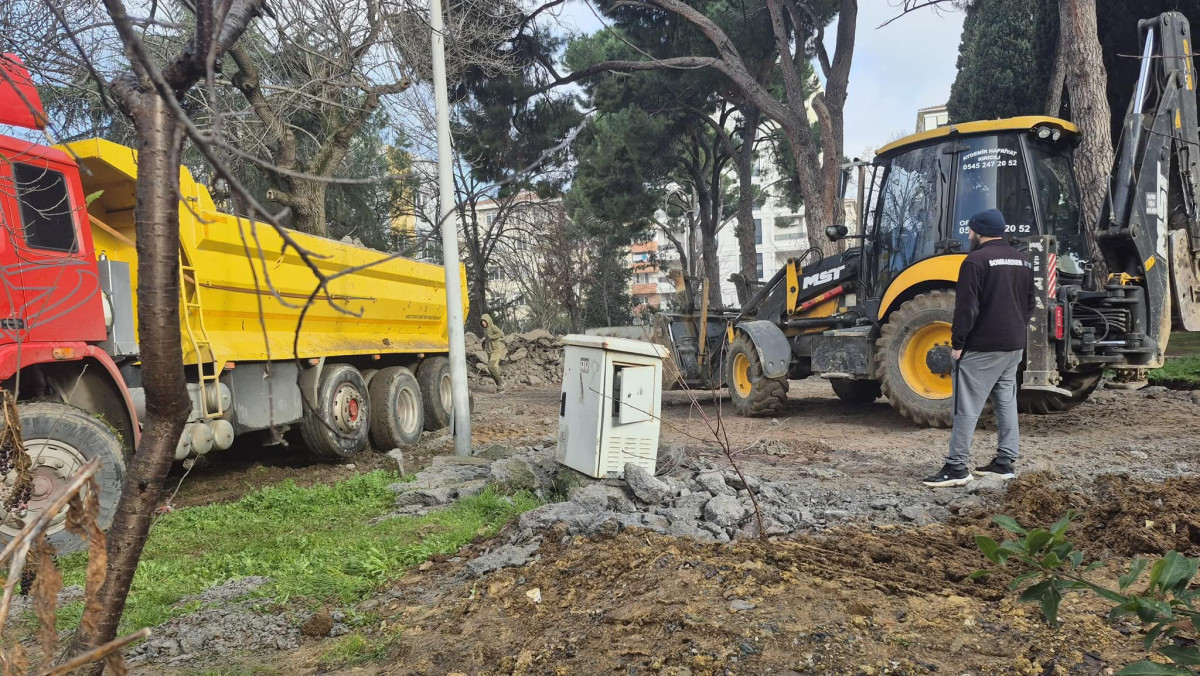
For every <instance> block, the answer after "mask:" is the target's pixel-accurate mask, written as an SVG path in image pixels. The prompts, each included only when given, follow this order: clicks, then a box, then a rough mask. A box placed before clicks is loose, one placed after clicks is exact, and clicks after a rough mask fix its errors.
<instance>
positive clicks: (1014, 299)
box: [951, 239, 1036, 352]
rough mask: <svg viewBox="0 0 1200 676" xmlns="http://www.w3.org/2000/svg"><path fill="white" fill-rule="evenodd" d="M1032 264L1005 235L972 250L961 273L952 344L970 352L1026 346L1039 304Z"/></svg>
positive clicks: (998, 350) (960, 270) (1020, 348)
mask: <svg viewBox="0 0 1200 676" xmlns="http://www.w3.org/2000/svg"><path fill="white" fill-rule="evenodd" d="M1035 302H1036V301H1035V295H1034V286H1033V266H1032V265H1030V263H1029V260H1028V259H1026V258H1025V256H1024V255H1022V254H1021V253H1020V252H1019V251H1017V250H1016V249H1014V248H1013V247H1012V245H1011V244H1009V243H1008V242H1007V241H1005V240H1002V239H994V240H991V241H988V242H984V243H983V244H982V245H980V246H979V248H978V249H976V250H974V251H972V252H971V253H969V254H967V258H966V260H964V261H963V264H962V268H960V269H959V272H958V291H957V296H956V298H955V301H954V325H953V327H952V329H951V346H952V347H953V348H954V349H956V350H967V351H970V352H1004V351H1008V350H1023V349H1025V339H1026V335H1027V333H1026V332H1027V331H1028V327H1029V320H1030V319H1031V318H1032V317H1033V311H1034V307H1035Z"/></svg>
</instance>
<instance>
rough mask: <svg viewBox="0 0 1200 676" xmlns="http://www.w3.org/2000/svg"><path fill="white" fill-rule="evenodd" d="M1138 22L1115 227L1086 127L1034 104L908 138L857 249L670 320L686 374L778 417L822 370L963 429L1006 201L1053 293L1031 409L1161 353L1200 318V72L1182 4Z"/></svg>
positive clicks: (851, 240)
mask: <svg viewBox="0 0 1200 676" xmlns="http://www.w3.org/2000/svg"><path fill="white" fill-rule="evenodd" d="M1138 30H1139V32H1140V35H1141V36H1142V40H1143V44H1144V50H1143V58H1142V72H1141V77H1140V78H1139V80H1138V84H1137V89H1136V92H1135V93H1134V96H1133V100H1132V101H1131V103H1130V107H1129V111H1128V113H1127V116H1126V131H1125V134H1124V138H1123V142H1122V145H1121V146H1120V147H1119V148H1118V158H1117V166H1116V169H1115V173H1114V174H1113V176H1112V180H1111V181H1110V186H1111V187H1110V191H1109V195H1108V200H1107V201H1106V207H1105V210H1104V214H1103V215H1102V218H1101V221H1100V223H1089V222H1085V220H1084V219H1083V217H1082V215H1081V208H1080V199H1079V190H1078V187H1077V185H1076V181H1075V175H1074V169H1073V163H1072V152H1073V150H1074V148H1075V147H1076V146H1077V145H1078V142H1079V130H1078V129H1077V128H1076V127H1075V126H1074V125H1073V124H1071V123H1070V122H1067V121H1064V120H1060V119H1056V118H1051V117H1037V116H1030V117H1017V118H1011V119H1005V120H990V121H982V122H969V123H965V124H958V125H953V126H948V127H941V128H938V129H933V130H930V131H926V132H923V133H920V134H916V135H913V136H909V137H907V138H904V139H901V140H899V141H896V142H895V143H892V144H890V145H888V146H885V147H884V148H882V149H880V151H879V153H878V155H877V157H876V158H875V160H874V162H873V163H872V165H871V167H870V168H869V179H868V181H867V188H866V194H865V198H864V201H863V204H861V205H860V206H861V207H862V208H860V210H859V212H860V214H861V222H860V223H858V224H857V226H858V227H857V228H856V229H855V230H856V231H857V233H859V234H852V233H851V229H850V228H846V227H845V226H836V225H835V226H831V227H829V228H828V229H827V231H826V234H827V235H828V236H829V237H830V239H834V240H846V242H845V243H846V244H853V246H852V247H851V248H847V249H846V250H845V251H844V252H842V253H840V254H837V255H832V256H822V255H821V253H820V250H819V249H816V248H814V249H812V250H810V251H809V252H808V253H806V254H805V255H804V256H802V257H801V258H799V259H792V260H789V261H788V262H787V264H786V265H784V266H783V268H782V269H780V270H779V271H778V272H777V273H776V274H775V275H774V276H773V277H772V278H771V279H770V280H768V281H767V282H766V283H765V284H764V285H762V287H761V288H759V289H758V290H757V292H756V293H755V294H754V295H753V296H752V297H750V298H748V299H747V301H746V302H745V303H744V304H743V306H742V307H741V308H740V309H736V310H719V311H714V312H711V313H700V314H697V313H695V312H689V313H686V314H681V315H668V316H664V317H662V318H661V319H660V320H659V323H658V325H657V326H656V330H655V335H656V339H657V340H658V341H659V342H662V343H663V344H665V345H667V346H669V347H671V348H672V354H673V357H674V364H673V366H674V367H675V370H676V373H677V375H678V376H679V379H680V381H682V382H684V383H687V384H688V385H690V386H701V387H720V386H723V385H724V386H728V388H729V393H730V398H731V400H732V402H733V404H734V406H735V407H736V408H737V410H738V411H739V412H740V413H742V414H745V415H763V414H769V413H771V412H774V411H777V410H779V409H780V408H782V406H783V403H784V401H785V400H786V394H787V388H788V380H789V379H796V378H802V377H806V376H808V375H811V374H819V375H820V376H822V377H824V378H827V379H829V380H830V383H831V385H832V387H833V390H834V392H835V393H836V394H837V396H838V397H840V398H841V399H843V400H846V401H849V402H853V403H863V402H870V401H873V400H875V399H876V398H878V397H879V396H881V395H882V396H886V397H887V398H888V400H889V402H890V403H891V404H892V406H893V407H895V408H896V409H897V410H898V411H899V412H900V413H901V414H902V415H904V416H905V417H906V418H909V419H910V420H912V421H914V422H916V423H918V424H921V425H926V426H932V427H944V426H948V425H949V424H950V421H951V410H950V393H951V389H950V386H951V377H950V371H951V365H952V363H951V358H950V325H951V321H952V319H953V311H954V293H955V285H956V284H957V281H958V270H959V267H960V266H961V264H962V261H963V258H965V256H966V252H967V250H968V248H969V244H968V228H967V222H968V221H969V219H970V218H971V216H973V215H974V214H976V213H978V212H980V211H983V210H985V209H989V208H996V209H999V210H1000V211H1001V212H1002V213H1003V214H1004V215H1005V217H1006V221H1007V223H1008V236H1009V237H1010V238H1011V239H1012V240H1013V241H1014V243H1015V244H1016V245H1017V247H1018V248H1019V249H1022V250H1023V251H1025V252H1026V254H1027V255H1028V256H1029V259H1030V261H1031V262H1032V264H1033V266H1034V272H1035V279H1036V284H1037V289H1038V299H1037V301H1038V308H1037V311H1036V312H1035V316H1034V318H1033V320H1032V321H1031V323H1030V325H1029V328H1028V331H1029V338H1028V346H1027V350H1026V360H1025V362H1024V365H1023V368H1022V384H1021V390H1020V397H1019V401H1020V405H1021V408H1022V409H1023V410H1024V411H1026V412H1037V413H1048V412H1052V411H1059V410H1064V409H1066V408H1068V407H1070V406H1072V405H1074V404H1077V403H1079V402H1081V401H1083V400H1084V399H1086V398H1087V396H1088V395H1089V394H1090V393H1091V392H1092V390H1094V389H1095V387H1096V385H1097V383H1098V382H1099V381H1100V376H1101V373H1102V371H1103V370H1104V369H1117V370H1121V369H1144V368H1155V367H1159V366H1161V365H1162V363H1163V358H1164V353H1165V351H1166V346H1167V339H1168V337H1169V335H1170V330H1171V328H1172V324H1173V322H1172V319H1174V320H1175V321H1174V324H1175V325H1176V326H1178V327H1180V328H1183V329H1186V330H1198V329H1200V283H1198V282H1197V280H1198V278H1200V274H1198V267H1197V259H1198V257H1197V254H1198V253H1200V213H1198V212H1197V205H1196V199H1197V196H1198V195H1200V185H1198V183H1197V181H1198V179H1200V168H1198V167H1197V161H1198V159H1200V138H1198V134H1197V119H1196V92H1195V86H1196V74H1195V73H1193V65H1192V59H1191V56H1190V54H1191V52H1190V48H1189V47H1190V41H1191V36H1190V33H1189V28H1188V24H1187V21H1186V19H1184V17H1183V16H1182V15H1180V14H1178V13H1174V12H1172V13H1166V14H1163V15H1161V16H1160V17H1158V18H1157V19H1153V20H1148V21H1143V22H1141V23H1140V24H1139V26H1138ZM1089 232H1090V233H1092V234H1093V235H1094V239H1095V241H1096V245H1097V247H1098V250H1099V252H1100V254H1101V256H1102V257H1103V263H1104V266H1103V267H1105V268H1107V273H1108V274H1107V276H1103V275H1101V274H1099V272H1100V270H1099V268H1098V266H1097V263H1099V261H1096V260H1093V259H1092V257H1091V255H1090V254H1089V247H1088V233H1089ZM700 327H704V331H703V339H702V338H701V330H700Z"/></svg>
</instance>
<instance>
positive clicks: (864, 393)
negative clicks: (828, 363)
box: [829, 378, 883, 405]
mask: <svg viewBox="0 0 1200 676" xmlns="http://www.w3.org/2000/svg"><path fill="white" fill-rule="evenodd" d="M829 384H830V385H832V386H833V393H834V394H836V395H837V398H838V399H841V400H842V401H844V402H846V403H847V404H858V405H862V404H869V403H871V402H873V401H875V400H876V399H878V398H880V397H882V396H883V391H882V390H881V389H880V387H879V381H878V380H854V379H853V378H830V379H829Z"/></svg>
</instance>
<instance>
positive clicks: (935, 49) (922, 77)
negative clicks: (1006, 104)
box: [561, 0, 963, 157]
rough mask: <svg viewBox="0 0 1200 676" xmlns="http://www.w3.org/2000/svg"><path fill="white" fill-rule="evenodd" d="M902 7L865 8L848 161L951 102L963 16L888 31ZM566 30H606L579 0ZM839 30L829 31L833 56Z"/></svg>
mask: <svg viewBox="0 0 1200 676" xmlns="http://www.w3.org/2000/svg"><path fill="white" fill-rule="evenodd" d="M894 4H899V2H897V1H896V0H860V2H859V8H858V31H857V36H856V39H855V48H854V61H853V63H852V66H851V70H850V91H849V96H848V98H847V100H846V126H845V129H846V132H845V133H846V139H845V148H846V155H848V156H850V157H855V156H858V155H860V154H862V152H863V150H864V149H871V150H874V149H875V148H878V147H880V146H882V145H884V144H885V143H887V142H889V141H890V140H892V139H893V138H894V137H897V136H900V135H904V134H911V133H913V132H914V131H916V123H917V109H919V108H925V107H928V106H935V105H938V104H942V103H945V102H946V99H948V98H949V97H950V83H951V82H953V81H954V73H955V68H954V63H955V60H956V59H957V58H958V40H959V36H960V35H961V34H962V22H963V14H962V13H961V12H941V13H940V14H938V13H934V12H933V11H932V10H928V9H926V10H921V11H919V12H914V13H912V14H909V15H908V16H905V17H904V18H902V19H900V20H898V21H895V22H893V23H892V24H890V25H888V26H886V27H884V28H877V26H879V25H880V24H882V23H883V22H884V21H887V20H888V19H890V18H892V17H893V16H895V15H896V13H897V11H896V8H895V7H894V6H893V5H894ZM561 18H562V21H563V24H564V26H567V27H571V28H574V29H576V30H579V31H581V32H585V33H591V32H594V31H597V30H599V29H600V28H601V26H602V24H601V23H600V21H599V20H597V18H596V16H595V15H594V14H593V13H592V11H591V10H590V9H588V7H587V5H585V4H584V3H583V2H582V1H580V0H573V1H572V2H568V3H567V4H566V6H565V8H564V9H563V13H562V17H561ZM836 35H837V24H836V23H835V24H834V25H832V26H830V27H829V28H827V29H826V31H825V36H826V43H827V44H828V45H829V49H830V54H831V55H832V50H833V43H834V42H835V39H836V38H835V36H836Z"/></svg>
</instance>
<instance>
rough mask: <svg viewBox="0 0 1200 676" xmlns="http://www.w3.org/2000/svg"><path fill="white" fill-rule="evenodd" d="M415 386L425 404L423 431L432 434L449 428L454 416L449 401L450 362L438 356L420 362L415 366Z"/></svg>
mask: <svg viewBox="0 0 1200 676" xmlns="http://www.w3.org/2000/svg"><path fill="white" fill-rule="evenodd" d="M417 384H418V385H420V387H421V399H423V400H424V402H425V429H427V430H429V431H431V432H432V431H433V430H440V429H442V428H443V427H447V426H449V425H450V420H451V418H452V417H453V416H454V412H453V411H452V410H451V409H452V408H453V405H452V402H451V401H450V360H449V359H446V358H445V357H443V356H441V355H439V356H436V357H429V358H428V359H426V360H424V361H422V362H421V363H420V364H419V365H418V366H417Z"/></svg>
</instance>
